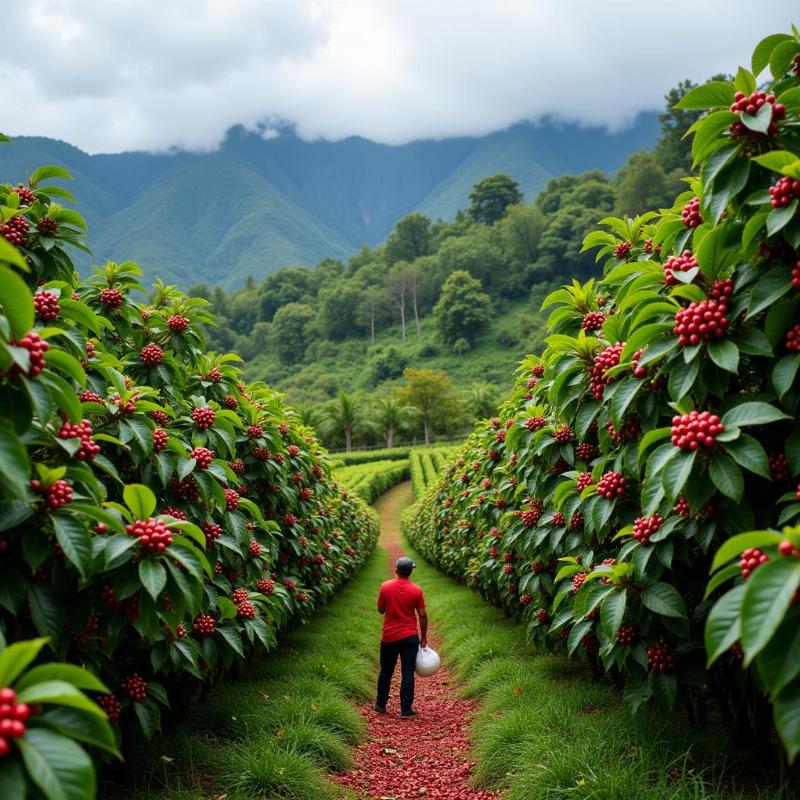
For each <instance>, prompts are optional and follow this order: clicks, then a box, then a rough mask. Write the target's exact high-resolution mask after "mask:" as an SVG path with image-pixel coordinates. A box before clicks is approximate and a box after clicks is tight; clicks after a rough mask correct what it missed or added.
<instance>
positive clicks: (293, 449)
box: [286, 444, 300, 458]
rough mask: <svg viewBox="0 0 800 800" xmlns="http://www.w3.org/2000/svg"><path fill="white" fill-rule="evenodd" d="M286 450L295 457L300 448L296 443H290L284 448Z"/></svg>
mask: <svg viewBox="0 0 800 800" xmlns="http://www.w3.org/2000/svg"><path fill="white" fill-rule="evenodd" d="M286 452H287V453H288V454H289V455H290V456H291V457H292V458H295V457H296V456H298V455H300V448H299V447H298V446H297V445H296V444H290V445H289V446H288V447H287V448H286Z"/></svg>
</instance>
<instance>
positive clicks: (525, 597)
mask: <svg viewBox="0 0 800 800" xmlns="http://www.w3.org/2000/svg"><path fill="white" fill-rule="evenodd" d="M531 600H533V596H532V595H530V594H528V592H525V593H524V594H521V595H520V596H519V602H520V605H523V606H527V605H528V604H529V603H530V602H531Z"/></svg>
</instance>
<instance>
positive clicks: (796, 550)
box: [778, 539, 800, 558]
mask: <svg viewBox="0 0 800 800" xmlns="http://www.w3.org/2000/svg"><path fill="white" fill-rule="evenodd" d="M778 552H779V553H780V554H781V555H782V556H786V557H789V556H794V557H795V558H796V557H797V556H800V547H795V546H794V545H793V544H792V542H791V541H790V540H789V539H784V540H783V541H781V543H780V544H779V545H778Z"/></svg>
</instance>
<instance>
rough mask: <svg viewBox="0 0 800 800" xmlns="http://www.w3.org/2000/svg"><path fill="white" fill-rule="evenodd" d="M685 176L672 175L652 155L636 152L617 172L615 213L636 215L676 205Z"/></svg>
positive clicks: (650, 153) (681, 174)
mask: <svg viewBox="0 0 800 800" xmlns="http://www.w3.org/2000/svg"><path fill="white" fill-rule="evenodd" d="M683 174H684V173H683V171H680V173H679V174H675V173H673V174H671V175H668V174H667V173H666V172H665V171H664V168H663V167H662V166H661V162H660V161H659V160H658V158H657V157H656V156H655V154H654V153H652V152H641V153H634V154H633V155H632V156H630V158H628V160H627V161H626V162H625V164H623V166H622V168H621V169H620V171H619V172H618V173H617V178H616V181H615V183H616V194H617V201H616V206H615V208H614V213H615V214H616V215H618V216H635V215H636V214H643V213H644V212H645V211H650V210H654V209H658V208H664V207H668V206H670V205H672V200H673V199H674V197H675V195H677V194H679V193H680V192H681V188H680V187H681V183H680V178H681V177H682V176H683Z"/></svg>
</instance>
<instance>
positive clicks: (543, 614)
mask: <svg viewBox="0 0 800 800" xmlns="http://www.w3.org/2000/svg"><path fill="white" fill-rule="evenodd" d="M533 616H534V617H535V618H536V621H537V622H538V623H539V624H540V625H546V624H547V623H548V622H550V615H549V614H548V613H547V610H546V609H544V608H537V609H536V612H535V613H534V615H533Z"/></svg>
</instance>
